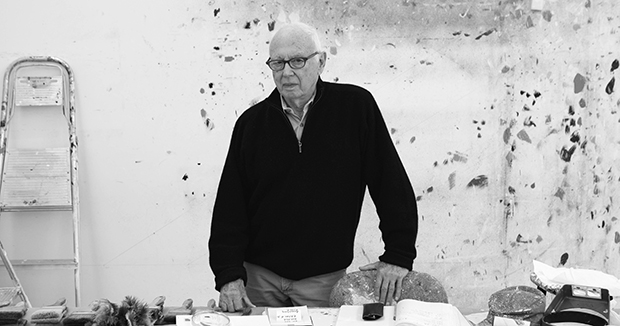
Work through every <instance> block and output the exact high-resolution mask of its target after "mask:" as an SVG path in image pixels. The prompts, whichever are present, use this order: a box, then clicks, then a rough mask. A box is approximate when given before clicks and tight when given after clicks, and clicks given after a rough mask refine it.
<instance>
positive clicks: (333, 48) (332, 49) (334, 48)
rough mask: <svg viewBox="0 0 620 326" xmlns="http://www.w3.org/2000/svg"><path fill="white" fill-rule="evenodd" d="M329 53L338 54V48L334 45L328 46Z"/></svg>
mask: <svg viewBox="0 0 620 326" xmlns="http://www.w3.org/2000/svg"><path fill="white" fill-rule="evenodd" d="M329 53H330V54H332V55H336V54H338V48H337V47H335V46H330V47H329Z"/></svg>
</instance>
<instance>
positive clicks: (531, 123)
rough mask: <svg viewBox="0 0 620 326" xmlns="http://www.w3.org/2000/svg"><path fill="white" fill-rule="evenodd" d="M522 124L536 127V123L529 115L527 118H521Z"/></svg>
mask: <svg viewBox="0 0 620 326" xmlns="http://www.w3.org/2000/svg"><path fill="white" fill-rule="evenodd" d="M523 125H524V126H526V127H536V123H534V121H532V117H531V116H529V117H527V118H525V120H523Z"/></svg>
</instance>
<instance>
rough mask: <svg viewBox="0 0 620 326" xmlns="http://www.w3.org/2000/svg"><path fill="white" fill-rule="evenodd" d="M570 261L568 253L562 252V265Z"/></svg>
mask: <svg viewBox="0 0 620 326" xmlns="http://www.w3.org/2000/svg"><path fill="white" fill-rule="evenodd" d="M567 261H568V253H567V252H565V253H563V254H562V256H561V257H560V266H564V265H566V262H567Z"/></svg>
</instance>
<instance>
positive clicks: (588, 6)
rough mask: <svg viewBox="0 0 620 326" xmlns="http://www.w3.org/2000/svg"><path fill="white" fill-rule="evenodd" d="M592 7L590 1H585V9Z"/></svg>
mask: <svg viewBox="0 0 620 326" xmlns="http://www.w3.org/2000/svg"><path fill="white" fill-rule="evenodd" d="M591 6H592V2H590V0H586V5H585V7H586V8H590V7H591Z"/></svg>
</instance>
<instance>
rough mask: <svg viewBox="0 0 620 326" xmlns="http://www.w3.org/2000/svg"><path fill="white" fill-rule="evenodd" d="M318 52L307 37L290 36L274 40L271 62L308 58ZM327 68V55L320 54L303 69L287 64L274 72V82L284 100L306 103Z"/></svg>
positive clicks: (271, 49) (308, 61)
mask: <svg viewBox="0 0 620 326" xmlns="http://www.w3.org/2000/svg"><path fill="white" fill-rule="evenodd" d="M315 52H318V51H317V49H315V48H314V46H313V43H312V41H311V40H310V39H309V38H308V37H307V36H306V35H301V36H300V35H294V34H289V35H285V36H282V37H279V38H277V39H274V40H273V43H272V44H271V47H270V51H269V57H270V59H271V60H290V59H292V58H307V57H309V56H311V55H312V54H314V53H315ZM324 66H325V54H324V53H319V54H317V55H315V56H313V57H312V58H310V59H308V60H307V61H306V65H305V66H304V67H303V68H299V69H293V68H291V66H290V64H288V63H287V64H285V65H284V69H282V70H280V71H273V72H272V73H273V80H274V81H275V83H276V87H277V89H278V91H279V92H280V94H281V95H282V96H283V97H284V99H285V100H286V101H287V103H289V105H291V102H295V101H302V102H305V101H307V100H309V99H310V97H311V96H312V94H313V93H314V89H315V87H316V82H317V80H318V78H319V75H320V74H321V72H322V71H323V67H324Z"/></svg>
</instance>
